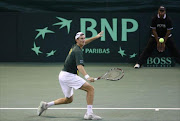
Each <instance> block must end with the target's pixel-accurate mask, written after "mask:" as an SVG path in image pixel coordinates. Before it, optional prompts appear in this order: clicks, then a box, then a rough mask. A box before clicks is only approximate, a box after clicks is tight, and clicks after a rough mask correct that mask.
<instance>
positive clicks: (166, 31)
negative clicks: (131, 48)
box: [134, 6, 180, 68]
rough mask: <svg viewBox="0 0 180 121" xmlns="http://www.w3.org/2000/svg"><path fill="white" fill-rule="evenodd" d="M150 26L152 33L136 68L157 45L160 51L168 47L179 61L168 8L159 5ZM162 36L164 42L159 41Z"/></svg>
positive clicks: (179, 56)
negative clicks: (167, 12)
mask: <svg viewBox="0 0 180 121" xmlns="http://www.w3.org/2000/svg"><path fill="white" fill-rule="evenodd" d="M150 28H151V29H152V35H151V37H150V39H149V42H148V44H147V46H146V48H145V50H144V51H143V53H142V54H141V55H140V57H139V60H138V61H137V63H136V65H135V66H134V68H140V67H141V65H142V64H143V63H144V62H145V61H146V60H147V58H148V57H149V56H151V54H152V52H153V50H154V49H155V48H156V47H157V50H158V51H159V52H163V51H164V50H165V48H166V47H167V48H168V49H169V51H170V53H171V55H172V56H173V57H175V59H176V61H177V62H178V63H179V62H180V53H179V51H178V49H177V48H176V46H175V43H174V41H173V39H172V34H171V30H172V29H173V27H172V22H171V19H170V18H169V17H168V16H167V14H166V8H165V7H164V6H160V7H159V9H158V14H157V15H156V16H154V17H153V18H152V23H151V27H150ZM160 38H163V39H164V42H163V43H160V42H159V39H160Z"/></svg>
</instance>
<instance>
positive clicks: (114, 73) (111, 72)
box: [104, 70, 123, 80]
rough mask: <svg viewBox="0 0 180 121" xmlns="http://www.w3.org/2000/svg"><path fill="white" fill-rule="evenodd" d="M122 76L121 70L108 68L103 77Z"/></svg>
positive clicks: (116, 78) (111, 78)
mask: <svg viewBox="0 0 180 121" xmlns="http://www.w3.org/2000/svg"><path fill="white" fill-rule="evenodd" d="M122 76H123V72H122V71H121V70H110V71H109V72H108V73H107V74H106V75H105V76H104V78H105V79H107V80H119V79H121V78H122Z"/></svg>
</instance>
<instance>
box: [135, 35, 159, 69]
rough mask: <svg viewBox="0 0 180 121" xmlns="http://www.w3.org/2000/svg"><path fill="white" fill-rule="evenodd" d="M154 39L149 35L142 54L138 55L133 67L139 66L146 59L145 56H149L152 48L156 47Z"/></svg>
mask: <svg viewBox="0 0 180 121" xmlns="http://www.w3.org/2000/svg"><path fill="white" fill-rule="evenodd" d="M156 45H157V44H156V40H155V38H154V37H151V38H150V39H149V41H148V44H147V46H146V48H145V49H144V51H143V52H142V54H141V55H140V57H139V59H138V61H137V63H136V65H135V66H134V68H140V67H141V65H142V64H143V63H144V62H145V61H146V60H147V58H148V57H149V56H151V54H152V52H153V50H154V48H155V47H156Z"/></svg>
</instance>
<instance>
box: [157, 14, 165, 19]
mask: <svg viewBox="0 0 180 121" xmlns="http://www.w3.org/2000/svg"><path fill="white" fill-rule="evenodd" d="M157 17H158V18H160V16H159V14H157ZM165 18H166V14H164V17H163V19H165Z"/></svg>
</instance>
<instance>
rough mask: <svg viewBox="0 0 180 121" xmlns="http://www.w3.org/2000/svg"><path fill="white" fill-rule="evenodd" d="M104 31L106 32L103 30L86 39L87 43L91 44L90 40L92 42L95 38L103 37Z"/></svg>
mask: <svg viewBox="0 0 180 121" xmlns="http://www.w3.org/2000/svg"><path fill="white" fill-rule="evenodd" d="M103 33H104V32H103V31H101V32H100V33H99V34H97V35H96V36H95V37H92V38H89V39H87V40H85V45H87V44H89V43H90V42H92V41H93V40H95V39H98V38H100V37H102V34H103Z"/></svg>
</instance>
